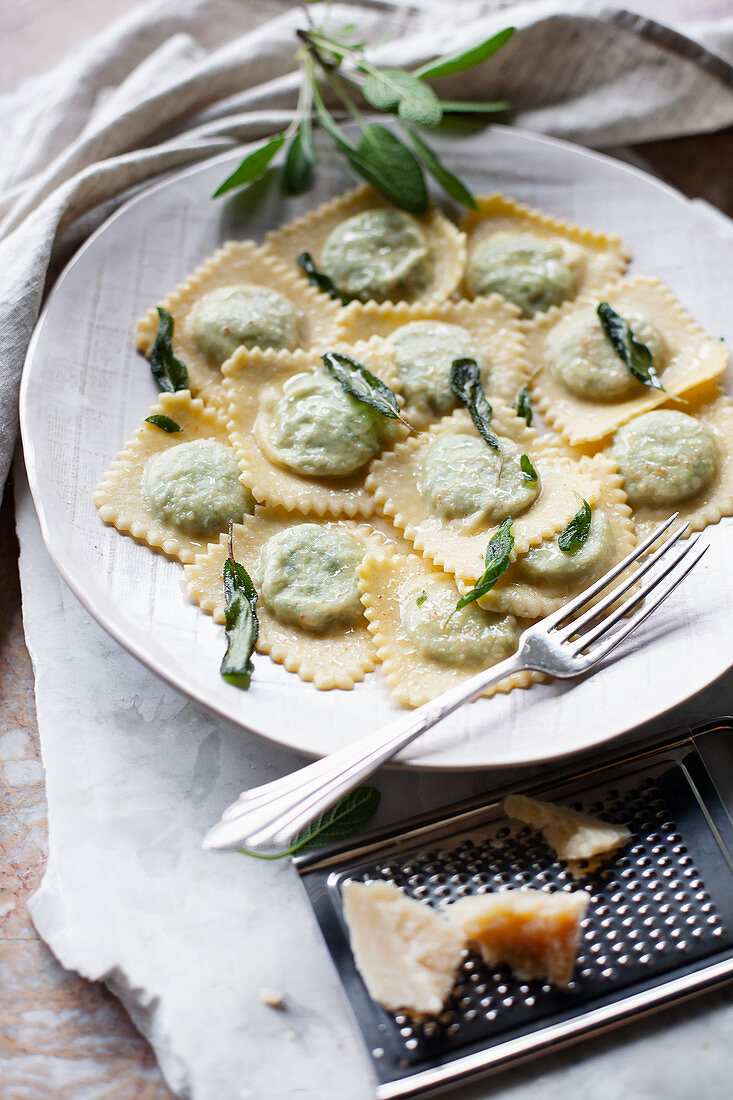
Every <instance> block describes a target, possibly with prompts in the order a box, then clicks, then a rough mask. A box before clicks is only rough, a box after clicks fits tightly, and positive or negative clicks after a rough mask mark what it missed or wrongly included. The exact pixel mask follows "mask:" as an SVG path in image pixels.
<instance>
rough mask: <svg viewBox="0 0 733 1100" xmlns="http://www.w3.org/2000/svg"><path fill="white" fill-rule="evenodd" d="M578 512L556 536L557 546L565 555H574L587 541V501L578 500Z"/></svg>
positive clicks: (588, 528)
mask: <svg viewBox="0 0 733 1100" xmlns="http://www.w3.org/2000/svg"><path fill="white" fill-rule="evenodd" d="M580 499H581V501H582V503H581V505H580V510H579V511H578V512H577V513H576V514H575V515H574V516H573V518H572V519H571V520H570V523H568V525H567V527H563V529H562V531H561V532H560V534H559V535H558V536H557V545H558V546H559V547H560V549H561V550H562V551H563V552H564V553H566V554H574V553H575V551H576V550H580V548H581V546H583V545H584V544H585V543H586V542H587V541H588V535H589V534H590V521H591V510H590V504H589V503H588V501H587V500H584V499H583V498H582V497H581V498H580Z"/></svg>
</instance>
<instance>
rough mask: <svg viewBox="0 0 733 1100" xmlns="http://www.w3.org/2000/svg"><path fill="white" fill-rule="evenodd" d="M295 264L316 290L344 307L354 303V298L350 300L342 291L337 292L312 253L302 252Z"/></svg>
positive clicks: (331, 280)
mask: <svg viewBox="0 0 733 1100" xmlns="http://www.w3.org/2000/svg"><path fill="white" fill-rule="evenodd" d="M295 262H296V263H297V265H298V267H299V268H300V270H301V271H302V272H303V273H304V274H305V276H306V278H307V279H308V282H309V283H310V284H311V286H314V287H315V288H316V290H322V291H323V293H324V294H328V296H329V298H333V299H334V301H336V302H341V305H342V306H347V305H348V304H349V302H352V301H353V298H350V297H349V295H348V294H342V292H341V291H340V290H337V288H336V285H335V283H334V281H333V279H332V278H331V276H330V275H327V274H326V272H325V271H319V269H318V268H317V267H316V265H315V261H314V259H313V257H312V256H311V254H310V252H301V253H300V255H299V256H298V258H297V260H296V261H295Z"/></svg>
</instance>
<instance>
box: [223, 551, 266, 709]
mask: <svg viewBox="0 0 733 1100" xmlns="http://www.w3.org/2000/svg"><path fill="white" fill-rule="evenodd" d="M222 580H223V582H224V599H225V601H226V606H225V608H224V628H225V632H226V636H227V650H226V653H225V654H224V659H223V660H222V662H221V668H220V672H221V676H222V679H224V680H226V681H227V682H228V683H230V684H233V685H234V686H235V687H238V688H242V690H243V691H246V690H247V688H248V687H249V685H250V681H251V679H252V673H253V672H254V665H253V664H252V661H251V660H250V658H251V656H252V651H253V650H254V647H255V642H256V641H257V635H258V634H259V623H258V621H257V612H256V611H255V606H256V604H257V591H256V589H255V586H254V585H253V584H252V580H251V578H250V575H249V573H248V572H247V570H246V569H245V568H244V566H243V565H240V564H239V562H237V561H235V560H234V548H233V546H232V535H231V531H230V533H229V557H228V558H227V560H226V561H225V562H224V571H223V573H222Z"/></svg>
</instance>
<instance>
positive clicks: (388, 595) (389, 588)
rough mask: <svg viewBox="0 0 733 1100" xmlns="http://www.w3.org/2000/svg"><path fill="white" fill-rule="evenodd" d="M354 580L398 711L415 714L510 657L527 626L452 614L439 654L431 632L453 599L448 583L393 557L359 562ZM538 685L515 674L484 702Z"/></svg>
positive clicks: (409, 558)
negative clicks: (357, 578)
mask: <svg viewBox="0 0 733 1100" xmlns="http://www.w3.org/2000/svg"><path fill="white" fill-rule="evenodd" d="M358 572H359V576H360V578H361V582H360V583H361V589H362V603H363V604H364V609H365V614H366V617H367V619H368V621H369V630H370V631H371V633H372V635H373V636H374V641H375V644H376V647H377V654H378V657H379V660H380V661H381V662H382V671H383V672H384V677H385V679H386V681H387V684H388V686H389V689H390V691H391V693H392V696H393V697H394V699H395V700H396V701H397V702H398V703H400V704H401V705H403V706H408V707H418V706H421V705H422V704H423V703H426V702H428V700H430V699H433V698H435V696H436V695H440V694H441V693H442V692H444V691H448V689H449V688H451V687H455V686H457V685H458V684H460V683H463V681H464V680H467V679H468V678H469V677H470V676H473V675H475V673H476V672H478V671H480V670H481V669H482V668H488V667H490V666H491V665H495V664H497V663H498V662H499V661H500V660H503V659H504V658H505V657H507V656H510V655H511V653H513V652H514V650H515V649H516V647H517V641H518V638H519V634H520V633H521V629H522V627H523V626H526V625H529V624H527V623H524V624H521V625H520V623H519V622H518V620H516V619H515V618H513V617H512V616H507V615H495V614H494V615H492V614H491V613H490V612H482V611H481V610H480V609H478V608H474V609H473V610H469V608H466V609H465V611H466V612H468V614H465V613H464V612H458V613H457V614H456V619H458V622H457V624H456V625H455V626H454V627H453V628H452V630H451V627H450V624H448V632H449V633H448V641H447V644H446V645H445V647H442V646H441V644H440V639H439V636H438V629H437V628H438V627H439V619H440V616H441V615H443V625H444V624H445V619H446V618H447V617H448V615H449V614H450V613H451V612H452V611H454V610H455V605H456V603H457V602H458V600H459V599H460V593H459V592H458V590H457V589H456V587H455V583H454V581H453V578H451V577H448V576H446V574H444V573H441V572H440V571H439V570H438V569H435V568H434V567H433V566H431V564H430V563H429V562H428V561H426V560H425V559H424V558H420V557H418V555H417V554H410V555H404V554H398V553H394V552H393V553H391V554H389V555H386V554H368V555H366V556H365V558H364V560H363V562H362V563H361V565H360V566H359V570H358ZM423 596H424V597H425V599H424V600H423ZM452 621H453V620H452ZM541 678H542V677H541V676H540V675H539V673H530V672H520V673H514V674H512V675H511V676H508V677H507V678H506V679H504V680H502V681H500V682H499V683H498V684H496V685H495V686H494V687H493V688H489V689H487V691H486V692H485V695H494V694H496V693H497V692H498V693H502V692H507V691H511V690H512V688H515V687H529V685H530V684H531V683H532V682H533V681H535V680H540V679H541Z"/></svg>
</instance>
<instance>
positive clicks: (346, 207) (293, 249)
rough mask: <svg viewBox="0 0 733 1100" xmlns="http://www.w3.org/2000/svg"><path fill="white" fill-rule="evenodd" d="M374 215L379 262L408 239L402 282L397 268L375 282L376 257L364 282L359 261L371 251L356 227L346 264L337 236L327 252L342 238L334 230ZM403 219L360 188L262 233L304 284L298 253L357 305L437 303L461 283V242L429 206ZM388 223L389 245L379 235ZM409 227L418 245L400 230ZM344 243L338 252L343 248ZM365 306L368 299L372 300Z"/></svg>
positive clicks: (369, 189) (366, 237)
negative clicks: (355, 245) (391, 225)
mask: <svg viewBox="0 0 733 1100" xmlns="http://www.w3.org/2000/svg"><path fill="white" fill-rule="evenodd" d="M376 211H382V212H386V217H385V215H380V218H382V217H384V223H383V224H380V225H379V227H378V229H379V239H380V240H382V247H383V249H384V255H385V257H388V256H389V254H390V253H393V254H394V253H396V251H397V249H396V248H395V245H399V241H400V240H404V241H406V238H407V236H408V235H409V236H410V237H411V239H412V244H411V246H410V247H409V248H405V250H404V256H403V259H405V258H407V260H408V269H407V276H406V277H405V278H402V274H403V273H402V272H401V270H400V268H399V265H398V264H397V265H392V279H391V280H390V278H385V280H384V282H381V281H380V280H381V278H382V276H381V275H380V274H379V273H378V270H377V268H378V266H379V257H378V255H377V256H375V266H374V267H373V268H372V275H371V279H372V282H371V284H370V282H369V276H367V277H366V278H364V271H363V265H364V261H365V260H366V259H367V257H368V255H369V253H370V251H371V250H372V249H371V246H370V245H369V233H368V232H367V233H366V234H365V233H364V231H363V230H364V226H363V225H362V231H361V232H360V233H359V234H358V236H359V249H358V252H357V254H356V256H354V257H352V258H351V259H349V258H348V257H345V256H339V255H338V252H339V250H340V247H341V246H340V244H339V237H338V235H337V237H336V238H334V241H335V243H334V242H332V243H333V248H329V247H328V242H329V239H330V238H331V236H332V234H333V233H335V232H337V233H338V234H341V235H346V236H348V234H347V233H346V231H345V230H344V229H343V228H340V227H343V226H345V225H346V223H347V222H349V221H350V219H353V218H363V216H364V215H365V214H368V215H370V216H373V215H374V213H375V212H376ZM405 217H406V215H404V214H402V212H401V211H396V210H395V208H394V207H393V206H391V205H390V204H389V203H388V202H387V201H386V200H385V199H384V198H382V196H381V195H380V194H379V193H378V192H377V191H375V190H374V188H373V187H369V186H368V185H366V184H365V185H363V186H361V187H357V188H355V189H354V190H353V191H347V192H346V194H344V195H340V196H339V197H338V198H336V199H332V200H331V201H330V202H327V203H324V204H323V205H322V206H319V207H318V209H317V210H313V211H311V213H310V214H306V215H304V216H303V217H301V218H296V219H295V220H294V221H292V222H289V223H288V224H287V225H283V226H281V227H280V229H276V230H274V231H273V232H271V233H268V234H267V237H266V243H267V247H268V248H269V249H270V250H271V251H272V252H273V253H274V254H275V255H276V256H278V257H279V258H280V259H281V260H283V261H284V262H285V263H286V265H287V267H288V269H289V270H291V271H295V272H297V273H298V275H299V277H300V279H301V281H302V282H305V276H304V275H303V274H302V273H301V272H300V271H299V269H298V267H297V264H296V260H297V257H298V256H299V255H300V254H301V253H302V252H308V253H310V254H311V256H312V258H313V260H314V261H315V263H316V266H318V267H320V268H323V267H324V266H326V265H327V264H329V263H332V264H334V265H335V266H334V267H333V271H334V272H335V274H336V276H337V279H340V280H341V281H342V283H343V285H344V286H346V287H350V288H351V289H350V291H348V293H351V294H353V295H354V297H356V298H358V299H360V300H364V299H366V298H368V297H369V295H370V294H371V295H372V296H373V295H377V296H378V298H380V299H384V298H388V299H389V300H393V301H408V302H415V303H418V302H419V303H421V304H424V305H430V304H433V303H435V302H443V301H445V300H446V299H447V298H448V297H449V296H450V295H451V294H452V293H453V291H454V290H455V289H456V287H457V286H458V284H459V282H460V281H461V277H462V275H463V268H464V264H465V260H466V243H465V237H464V235H463V233H461V232H460V230H459V229H457V228H456V227H455V226H454V225H453V223H452V222H450V221H449V220H448V219H447V218H446V217H445V215H444V214H443V213H441V211H440V210H438V208H437V207H435V206H433V207H431V208H430V210H429V211H428V213H427V214H423V215H421V216H420V217H415V218H411V219H410V221H409V222H404V221H403V219H404V218H405ZM394 218H397V220H398V223H399V224H398V225H396V226H395V245H393V244H392V243H391V242H390V241H389V240H387V239H385V238H384V233H385V231H386V230H387V229H388V224H387V222H388V220H390V219H394ZM357 224H359V223H357ZM352 225H353V222H352ZM413 225H414V226H417V228H418V229H419V231H420V235H421V236H422V238H423V239H424V242H425V243H424V245H423V244H421V243H420V239H419V237H418V236H417V234H414V233H412V234H405V232H404V230H405V226H413ZM366 229H367V231H368V229H369V221H368V219H367V222H366ZM350 243H351V242H349V241H346V242H345V244H344V248H345V249H346V248H348V247H349V245H350ZM324 257H325V263H324ZM393 258H394V256H393ZM386 266H387V265H385V267H386ZM390 281H391V283H392V285H391V287H390V285H389V284H390ZM360 284H361V285H360ZM321 298H322V299H323V301H324V302H327V301H328V300H329V299H328V298H327V297H326V296H325V295H324V294H321ZM371 300H374V298H373V297H372V299H371Z"/></svg>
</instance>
